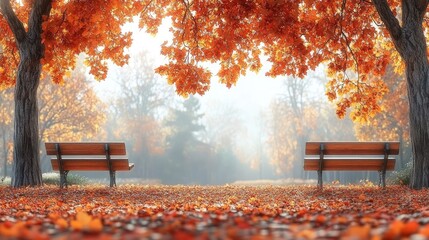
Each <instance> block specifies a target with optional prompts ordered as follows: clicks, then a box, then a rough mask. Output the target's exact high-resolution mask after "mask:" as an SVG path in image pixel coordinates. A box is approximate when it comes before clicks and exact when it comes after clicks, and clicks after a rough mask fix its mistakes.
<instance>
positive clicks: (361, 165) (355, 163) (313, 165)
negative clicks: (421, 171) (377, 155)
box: [304, 158, 395, 171]
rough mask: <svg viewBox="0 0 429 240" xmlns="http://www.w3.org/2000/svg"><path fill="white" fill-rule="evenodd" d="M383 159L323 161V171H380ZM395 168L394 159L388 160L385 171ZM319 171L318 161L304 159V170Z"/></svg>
mask: <svg viewBox="0 0 429 240" xmlns="http://www.w3.org/2000/svg"><path fill="white" fill-rule="evenodd" d="M383 162H384V159H358V158H356V159H355V158H353V159H338V158H336V159H329V158H328V159H326V158H325V159H324V160H323V170H345V171H347V170H350V171H355V170H356V171H358V170H369V171H371V170H373V171H380V170H382V168H383ZM394 168H395V159H394V158H389V159H388V161H387V166H386V170H394ZM318 169H319V159H314V158H306V159H304V170H310V171H311V170H314V171H317V170H318Z"/></svg>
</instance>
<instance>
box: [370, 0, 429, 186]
mask: <svg viewBox="0 0 429 240" xmlns="http://www.w3.org/2000/svg"><path fill="white" fill-rule="evenodd" d="M372 1H373V3H374V6H375V7H376V9H377V12H378V14H379V15H380V18H381V20H382V21H383V23H384V25H385V26H386V28H387V30H388V31H389V33H390V36H391V37H392V40H393V43H394V44H395V48H396V50H398V52H399V54H400V55H401V57H402V59H403V60H404V62H405V67H406V76H407V88H408V100H409V106H410V108H409V109H410V113H409V117H410V139H411V145H412V152H413V154H412V155H413V163H414V164H413V172H412V177H411V183H410V187H411V188H414V189H421V188H429V83H428V80H429V79H428V69H429V64H428V59H427V57H428V55H427V46H426V37H425V34H424V31H423V18H424V15H425V13H426V8H427V6H428V2H427V1H426V0H415V1H407V0H403V1H401V3H402V5H401V6H402V9H401V10H402V26H401V25H400V24H399V21H398V19H396V17H395V15H394V14H393V12H392V11H391V9H390V6H389V4H388V3H387V1H386V0H372ZM392 104H394V103H392Z"/></svg>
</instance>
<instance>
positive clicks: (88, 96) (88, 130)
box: [0, 69, 106, 171]
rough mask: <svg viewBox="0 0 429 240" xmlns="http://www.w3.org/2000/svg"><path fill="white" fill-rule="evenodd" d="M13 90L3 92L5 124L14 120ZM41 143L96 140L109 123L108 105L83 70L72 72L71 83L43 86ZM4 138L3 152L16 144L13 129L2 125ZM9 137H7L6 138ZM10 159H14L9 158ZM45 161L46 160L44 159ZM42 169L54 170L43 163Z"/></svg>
mask: <svg viewBox="0 0 429 240" xmlns="http://www.w3.org/2000/svg"><path fill="white" fill-rule="evenodd" d="M10 90H11V89H7V90H4V91H2V93H1V95H0V96H2V98H5V97H7V99H4V101H2V102H1V104H0V106H1V108H0V113H2V112H4V113H5V114H4V118H2V120H3V122H2V123H4V121H6V120H7V119H12V116H13V111H11V109H13V94H11V93H10ZM38 99H39V112H40V115H39V117H40V119H39V129H40V131H39V137H38V141H39V144H41V143H42V142H45V141H82V140H85V139H93V137H94V136H96V135H97V134H98V133H99V132H100V126H101V125H102V124H103V123H104V122H105V112H106V105H104V104H103V103H102V102H101V100H100V99H99V98H98V96H97V95H96V93H95V92H94V90H93V89H92V87H91V85H90V83H89V81H88V80H87V79H86V77H85V74H84V72H82V69H76V70H75V71H73V72H71V75H70V76H69V77H68V78H67V81H66V82H64V83H62V84H61V85H53V84H52V83H51V82H50V80H49V78H48V77H46V78H45V79H43V80H42V81H41V83H40V86H39V92H38ZM0 131H2V132H3V133H4V134H2V135H3V146H2V149H3V151H5V149H6V151H10V152H12V149H10V150H8V149H9V148H5V139H6V142H9V143H12V140H13V138H12V136H13V127H11V124H10V123H9V124H5V125H3V124H1V125H0ZM6 137H7V138H6ZM8 159H10V158H8ZM42 160H46V159H45V158H44V157H42ZM41 169H42V170H44V171H47V170H49V169H50V163H49V162H47V161H42V162H41Z"/></svg>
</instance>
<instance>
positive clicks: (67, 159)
mask: <svg viewBox="0 0 429 240" xmlns="http://www.w3.org/2000/svg"><path fill="white" fill-rule="evenodd" d="M57 144H58V146H59V150H60V154H61V159H62V160H63V161H62V168H63V170H93V171H97V170H100V171H102V170H109V169H110V167H109V162H108V161H107V158H106V144H108V147H109V155H110V160H111V164H112V170H115V171H118V170H130V169H131V168H132V167H133V164H129V162H128V158H127V156H126V148H125V143H120V142H113V143H112V142H78V143H71V142H61V143H54V142H47V143H45V147H46V153H47V155H54V156H55V157H54V158H52V159H51V164H52V168H53V170H59V161H58V159H57V155H58V151H57V147H56V146H57Z"/></svg>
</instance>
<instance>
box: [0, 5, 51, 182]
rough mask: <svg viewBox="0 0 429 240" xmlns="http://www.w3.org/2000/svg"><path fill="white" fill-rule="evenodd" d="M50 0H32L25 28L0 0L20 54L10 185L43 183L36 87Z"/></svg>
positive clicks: (10, 7) (12, 11) (9, 7)
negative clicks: (44, 21) (43, 28)
mask: <svg viewBox="0 0 429 240" xmlns="http://www.w3.org/2000/svg"><path fill="white" fill-rule="evenodd" d="M51 2H52V0H35V1H32V8H31V12H30V16H29V20H28V24H27V29H28V30H27V31H26V28H25V27H24V24H23V23H22V22H21V21H20V20H19V18H18V16H17V15H16V14H15V12H14V10H13V8H12V6H11V3H10V1H9V0H0V10H1V12H2V15H3V17H4V18H5V19H6V20H7V22H8V24H9V27H10V29H11V30H12V32H13V34H14V36H15V40H16V44H17V47H18V49H19V56H20V61H19V65H18V71H17V78H16V86H15V119H14V130H15V132H14V152H13V166H12V169H13V170H12V171H13V174H12V186H13V187H22V186H38V185H41V184H42V173H41V170H40V156H39V142H38V140H39V131H38V128H39V124H38V122H39V121H38V119H39V112H38V108H37V87H38V86H39V78H40V71H41V59H42V57H43V54H44V46H43V44H42V22H43V16H46V17H48V16H49V13H50V11H51V7H52V4H51Z"/></svg>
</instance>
